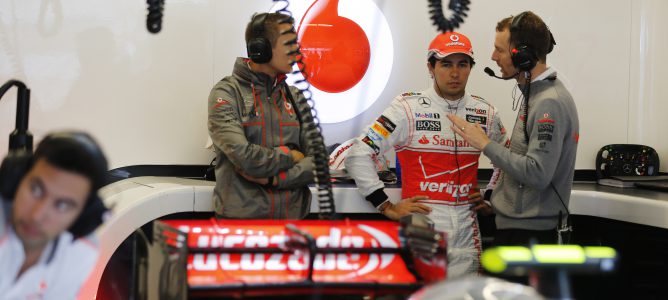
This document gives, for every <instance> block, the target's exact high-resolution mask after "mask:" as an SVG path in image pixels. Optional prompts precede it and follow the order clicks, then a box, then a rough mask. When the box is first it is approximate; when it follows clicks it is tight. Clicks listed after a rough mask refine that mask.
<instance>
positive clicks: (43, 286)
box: [0, 198, 98, 300]
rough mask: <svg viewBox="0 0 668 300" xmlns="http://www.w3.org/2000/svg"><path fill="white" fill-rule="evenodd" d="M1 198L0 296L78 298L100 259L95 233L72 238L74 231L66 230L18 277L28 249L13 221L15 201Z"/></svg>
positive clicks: (6, 297) (15, 297)
mask: <svg viewBox="0 0 668 300" xmlns="http://www.w3.org/2000/svg"><path fill="white" fill-rule="evenodd" d="M0 201H2V203H0V272H1V273H2V276H0V298H2V299H21V300H23V299H26V300H33V299H58V300H60V299H75V298H76V297H77V294H78V293H79V290H80V289H81V286H82V285H83V283H84V281H85V280H86V278H88V275H89V274H90V272H91V271H92V270H93V267H94V266H95V263H96V262H97V258H98V245H97V241H96V240H95V239H94V236H93V235H90V236H89V237H86V238H79V239H77V240H75V241H72V234H70V233H69V232H67V231H66V232H63V233H62V234H60V235H59V236H58V238H57V239H56V240H54V241H51V242H50V243H49V244H48V245H47V246H46V248H44V252H43V253H42V256H41V257H40V258H39V261H38V262H37V263H36V264H35V265H33V266H32V267H30V268H29V269H28V270H26V271H25V272H23V274H21V277H19V278H17V274H18V272H19V270H20V269H21V265H22V264H23V261H24V260H25V252H24V250H23V243H21V240H20V239H19V238H18V237H17V236H16V233H15V232H14V230H13V228H12V226H11V225H10V223H9V215H10V212H11V203H8V202H6V201H4V200H2V198H0ZM91 237H92V239H91Z"/></svg>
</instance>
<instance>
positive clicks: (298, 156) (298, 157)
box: [290, 149, 304, 163]
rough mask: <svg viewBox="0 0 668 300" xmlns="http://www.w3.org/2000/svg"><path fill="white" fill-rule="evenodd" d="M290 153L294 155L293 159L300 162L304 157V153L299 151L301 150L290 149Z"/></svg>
mask: <svg viewBox="0 0 668 300" xmlns="http://www.w3.org/2000/svg"><path fill="white" fill-rule="evenodd" d="M290 155H291V156H292V161H293V162H294V163H298V162H299V161H300V160H302V159H304V153H301V152H299V150H294V149H293V150H290Z"/></svg>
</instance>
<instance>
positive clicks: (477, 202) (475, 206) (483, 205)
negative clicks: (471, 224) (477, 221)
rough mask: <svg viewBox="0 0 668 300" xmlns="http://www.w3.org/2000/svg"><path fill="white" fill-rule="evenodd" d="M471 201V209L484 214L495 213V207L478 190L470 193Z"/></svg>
mask: <svg viewBox="0 0 668 300" xmlns="http://www.w3.org/2000/svg"><path fill="white" fill-rule="evenodd" d="M469 201H470V202H471V210H472V211H474V212H477V213H480V214H481V215H483V216H489V215H491V214H493V213H494V209H492V207H491V206H489V204H487V202H485V200H483V199H482V195H480V193H478V192H476V193H473V194H470V195H469Z"/></svg>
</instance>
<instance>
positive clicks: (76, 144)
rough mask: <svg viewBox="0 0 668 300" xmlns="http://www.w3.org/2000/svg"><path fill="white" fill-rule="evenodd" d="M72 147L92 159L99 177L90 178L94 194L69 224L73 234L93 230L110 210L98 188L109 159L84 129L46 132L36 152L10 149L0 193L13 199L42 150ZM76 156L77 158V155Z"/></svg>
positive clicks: (0, 173) (0, 177)
mask: <svg viewBox="0 0 668 300" xmlns="http://www.w3.org/2000/svg"><path fill="white" fill-rule="evenodd" d="M54 146H56V147H59V148H61V149H62V148H65V149H73V150H75V151H72V152H73V153H72V154H73V155H75V154H76V153H80V154H83V155H82V156H85V158H86V159H90V160H91V161H90V164H92V167H93V170H95V172H96V173H99V174H95V176H96V177H97V178H94V179H93V178H90V180H91V190H92V191H91V194H90V196H89V198H88V199H87V200H86V204H85V206H84V209H83V210H82V212H81V214H80V215H79V217H78V218H77V219H76V220H75V221H74V223H73V224H72V225H71V226H70V228H68V231H69V232H70V233H72V235H73V236H74V238H75V239H76V238H78V237H82V236H86V235H88V234H90V233H92V232H93V231H94V230H95V229H96V228H97V227H98V226H100V225H101V224H102V222H103V215H104V213H105V212H106V211H107V208H106V207H105V206H104V203H103V202H102V199H101V198H100V197H99V196H98V195H97V191H98V189H99V188H100V187H102V186H103V185H104V184H105V183H106V171H107V169H108V168H107V159H106V158H105V156H104V153H103V152H102V149H101V148H100V147H99V146H98V144H97V143H96V142H95V140H93V138H92V137H91V136H90V135H88V134H86V133H83V132H75V131H64V132H56V133H51V134H49V135H47V136H46V137H45V138H44V139H43V140H42V141H41V142H40V143H39V145H38V146H37V149H36V151H35V154H34V155H33V153H31V152H30V151H29V150H26V149H19V150H12V151H10V152H9V153H8V154H7V156H6V157H5V159H4V160H3V161H2V164H1V165H0V195H1V196H2V198H3V199H4V200H6V201H12V200H13V199H14V197H15V195H16V191H17V189H18V186H19V184H20V182H21V180H22V179H23V177H24V176H25V175H26V174H27V173H28V172H29V171H30V169H31V168H32V166H33V164H34V162H35V160H34V158H35V157H43V155H42V154H41V152H42V151H49V150H48V149H49V148H51V147H54ZM75 159H76V158H75Z"/></svg>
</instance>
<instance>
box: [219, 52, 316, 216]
mask: <svg viewBox="0 0 668 300" xmlns="http://www.w3.org/2000/svg"><path fill="white" fill-rule="evenodd" d="M248 63H249V60H248V59H246V58H237V60H236V62H235V64H234V69H233V72H232V75H231V76H227V77H225V78H223V79H222V80H221V81H219V82H218V83H216V85H215V86H214V87H213V89H212V90H211V93H210V95H209V120H208V128H209V135H210V136H211V140H212V141H213V145H214V149H215V151H216V160H217V164H216V188H215V189H214V193H213V205H214V209H215V211H216V215H217V216H218V217H222V218H234V219H301V218H304V217H305V216H306V215H307V214H308V213H309V210H310V203H311V192H310V190H309V188H308V184H309V183H311V182H313V171H314V168H315V165H314V164H313V157H312V156H307V157H305V158H304V159H302V160H301V161H299V162H298V163H294V162H293V159H292V156H291V155H290V152H289V151H290V149H291V148H292V149H296V150H299V151H301V152H302V153H304V154H307V153H306V137H305V134H304V130H302V123H301V119H300V115H299V110H298V109H297V108H296V107H293V105H299V103H303V101H300V99H301V97H303V95H302V94H301V93H299V91H298V90H297V88H295V87H291V88H289V87H288V85H287V83H286V82H285V75H279V76H278V77H277V78H276V79H275V80H273V79H272V78H270V77H269V76H268V75H266V74H263V73H260V72H255V71H253V70H251V69H250V67H249V66H248ZM286 93H291V95H294V98H295V103H292V101H290V100H289V95H286ZM237 170H241V171H243V172H245V173H246V174H248V175H250V176H253V177H258V178H266V177H273V180H274V181H275V182H276V183H277V185H276V186H271V187H267V186H262V185H259V184H257V183H254V182H250V181H248V180H246V179H245V178H243V177H242V176H241V175H239V174H238V173H237Z"/></svg>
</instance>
